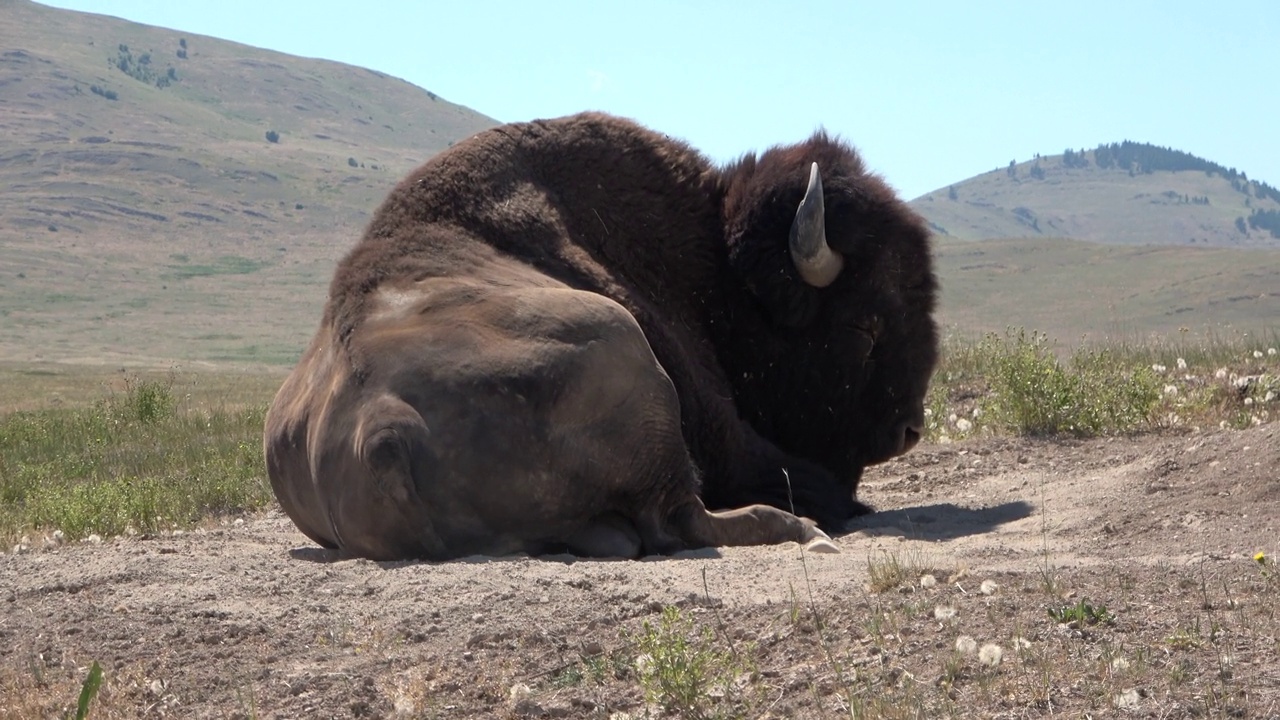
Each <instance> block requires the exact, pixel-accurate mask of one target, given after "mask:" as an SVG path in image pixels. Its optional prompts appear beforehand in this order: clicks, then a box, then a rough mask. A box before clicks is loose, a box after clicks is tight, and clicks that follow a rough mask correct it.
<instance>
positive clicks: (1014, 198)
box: [0, 0, 1280, 366]
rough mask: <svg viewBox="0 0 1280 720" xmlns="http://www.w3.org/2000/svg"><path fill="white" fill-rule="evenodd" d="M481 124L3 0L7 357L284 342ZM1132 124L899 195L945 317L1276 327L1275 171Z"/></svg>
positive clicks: (259, 58) (338, 76)
mask: <svg viewBox="0 0 1280 720" xmlns="http://www.w3.org/2000/svg"><path fill="white" fill-rule="evenodd" d="M495 124H496V121H495V120H493V119H491V118H488V117H485V116H483V115H481V114H478V113H476V112H474V111H472V110H469V109H467V108H465V107H462V106H459V105H455V104H452V103H449V102H447V101H446V100H444V99H442V98H439V97H437V96H435V95H434V94H432V93H431V92H429V91H427V90H424V89H422V88H419V87H416V86H414V85H412V84H409V83H407V82H404V81H402V80H398V79H395V78H392V77H388V76H386V75H384V74H381V73H378V72H375V71H372V70H366V69H362V68H357V67H352V66H348V65H343V64H340V63H334V62H329V61H323V60H313V59H306V58H299V57H293V56H289V55H284V54H281V53H276V52H271V51H267V50H262V49H258V48H253V47H248V46H245V45H240V44H237V43H231V42H226V41H222V40H217V39H214V38H209V37H204V36H199V35H193V34H191V33H184V32H180V31H175V30H166V29H162V28H155V27H150V26H145V25H140V24H136V23H131V22H127V21H123V20H119V19H115V18H110V17H105V16H99V15H91V14H86V13H78V12H73V11H67V10H58V9H53V8H48V7H45V6H42V5H37V4H34V3H31V2H28V1H27V0H0V183H2V184H3V185H2V186H3V187H4V188H5V189H6V192H5V193H4V194H3V195H0V361H20V362H33V361H35V362H40V361H58V362H87V363H113V364H132V363H143V364H165V363H169V362H172V361H184V362H191V361H212V362H220V363H228V364H235V365H243V364H253V363H265V364H270V365H277V366H278V365H285V364H290V363H292V362H294V361H295V360H296V359H297V357H298V355H299V354H300V352H301V350H302V348H303V346H304V344H305V343H306V341H307V340H308V339H309V338H310V336H311V334H312V333H313V331H314V329H315V324H316V323H317V322H318V320H319V315H320V309H321V305H322V303H323V299H324V294H325V290H326V288H327V284H328V281H329V278H330V276H331V274H332V272H333V266H334V262H335V261H336V260H337V259H338V257H339V256H341V254H342V253H343V252H345V250H346V249H347V248H349V247H350V246H351V245H352V244H353V243H354V242H355V239H356V237H357V236H358V234H359V232H360V230H361V228H362V226H363V225H364V223H365V222H366V220H367V218H368V217H369V215H370V213H371V212H372V211H373V209H374V208H375V207H376V205H377V204H378V202H379V201H380V200H381V199H382V198H383V196H384V195H385V194H386V192H387V191H388V190H389V189H390V188H391V187H392V186H393V185H394V183H395V182H396V181H398V180H399V179H400V178H401V177H402V176H403V175H404V174H405V173H407V172H408V171H409V170H410V169H411V168H412V167H414V166H416V165H418V164H419V163H421V162H422V161H423V160H425V159H426V158H428V157H430V156H431V155H433V154H435V153H436V152H439V151H440V150H442V149H444V148H446V147H448V146H449V145H450V144H451V143H452V142H454V141H456V140H458V139H461V138H463V137H466V136H469V135H471V134H473V133H475V132H476V131H478V130H481V129H483V128H486V127H490V126H493V125H495ZM1142 147H1148V146H1142ZM1142 147H1138V148H1137V149H1136V150H1134V149H1133V148H1130V149H1129V150H1126V152H1129V153H1130V155H1132V157H1129V156H1123V157H1121V156H1119V155H1117V154H1116V152H1114V151H1113V150H1112V148H1111V147H1110V146H1108V147H1106V148H1105V149H1104V148H1103V147H1100V148H1099V149H1095V150H1092V151H1087V152H1079V153H1074V152H1073V153H1071V154H1064V155H1061V156H1055V157H1040V158H1037V159H1035V160H1033V161H1031V162H1028V163H1022V164H1021V165H1017V164H1015V165H1014V167H1013V168H1012V170H1011V169H1010V168H1001V169H999V170H996V171H993V172H991V173H987V174H984V175H981V176H978V177H975V178H972V179H970V180H966V181H964V182H961V183H957V184H956V185H954V186H953V187H954V190H955V196H956V197H955V199H952V198H951V197H950V195H951V193H950V192H949V189H948V188H943V189H941V190H939V191H936V192H933V193H930V194H928V195H925V196H923V197H921V198H918V199H916V200H915V201H913V206H915V207H916V208H917V209H919V210H921V211H922V212H923V213H924V214H925V215H926V216H927V217H928V218H929V219H930V220H931V221H932V222H933V224H934V227H935V230H936V231H937V232H938V233H939V235H938V241H937V245H936V247H937V254H938V267H939V275H940V278H941V281H942V303H941V312H940V320H941V322H942V324H943V325H944V326H945V327H946V328H947V329H948V332H950V333H954V334H961V335H973V334H976V333H979V332H984V331H989V330H996V331H999V330H1002V329H1003V328H1004V327H1006V326H1007V325H1015V326H1016V325H1021V326H1025V327H1027V328H1034V329H1039V330H1043V331H1047V332H1050V333H1051V334H1053V335H1054V336H1056V337H1058V338H1060V339H1062V340H1064V341H1073V340H1075V339H1078V338H1080V337H1081V336H1088V337H1090V338H1095V339H1101V338H1103V337H1115V336H1121V337H1125V338H1132V337H1134V336H1137V335H1149V334H1159V335H1163V336H1170V335H1171V334H1175V333H1177V332H1178V331H1179V330H1180V329H1182V328H1190V329H1193V330H1196V331H1197V332H1199V333H1203V332H1208V333H1215V332H1225V333H1237V332H1245V331H1253V332H1273V331H1275V330H1276V328H1277V323H1278V322H1280V321H1278V320H1277V318H1280V294H1278V293H1280V290H1277V288H1280V239H1277V238H1275V237H1273V235H1272V232H1271V230H1270V229H1268V228H1267V227H1264V226H1262V225H1259V226H1257V227H1253V226H1250V224H1249V223H1248V222H1247V220H1248V219H1250V218H1275V219H1280V202H1278V201H1280V193H1277V192H1275V191H1274V189H1272V188H1271V187H1270V186H1268V185H1265V184H1261V183H1258V182H1256V181H1252V180H1249V179H1248V178H1247V176H1245V175H1244V174H1243V173H1239V172H1236V171H1235V170H1234V169H1228V168H1221V167H1218V166H1215V165H1213V164H1212V163H1207V161H1203V160H1200V159H1199V158H1194V157H1192V156H1189V155H1186V154H1185V153H1176V152H1173V151H1163V149H1158V148H1157V149H1156V150H1157V151H1163V152H1155V153H1154V154H1151V152H1149V151H1145V150H1142ZM1100 150H1101V151H1102V152H1103V157H1102V160H1103V163H1102V165H1103V166H1102V167H1100V166H1099V155H1098V152H1099V151H1100ZM1138 151H1141V152H1138ZM1134 152H1137V154H1134ZM1142 152H1147V154H1146V155H1143V154H1142ZM1109 154H1110V155H1109ZM1113 155H1114V156H1115V157H1111V156H1113ZM1117 157H1118V158H1119V159H1121V160H1124V164H1123V166H1124V167H1127V168H1131V169H1133V172H1132V173H1131V172H1130V171H1129V170H1128V169H1124V170H1122V169H1120V167H1122V164H1121V163H1119V162H1117ZM1169 160H1172V161H1174V162H1173V164H1172V165H1169V163H1168V162H1165V161H1169ZM1197 163H1200V164H1197ZM1108 164H1110V165H1112V166H1111V167H1107V165H1108ZM1167 167H1182V168H1184V169H1181V170H1177V171H1174V170H1170V169H1166V168H1167ZM1206 170H1208V171H1209V172H1206ZM1255 213H1258V214H1257V215H1255ZM1237 219H1240V220H1241V222H1240V223H1237ZM1239 225H1243V226H1244V227H1243V230H1242V229H1241V228H1240V227H1239ZM991 238H998V239H999V240H998V241H993V242H981V243H975V242H973V241H975V240H983V239H991ZM1004 238H1021V239H1004ZM1064 238H1066V239H1064ZM1107 245H1120V246H1127V247H1107ZM1152 246H1163V247H1162V248H1156V247H1152ZM1227 248H1230V250H1227ZM1242 248H1243V249H1247V252H1245V251H1242V250H1241V249H1242Z"/></svg>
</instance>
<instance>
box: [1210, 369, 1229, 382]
mask: <svg viewBox="0 0 1280 720" xmlns="http://www.w3.org/2000/svg"><path fill="white" fill-rule="evenodd" d="M1213 379H1214V380H1226V379H1227V369H1226V368H1218V369H1217V370H1214V371H1213Z"/></svg>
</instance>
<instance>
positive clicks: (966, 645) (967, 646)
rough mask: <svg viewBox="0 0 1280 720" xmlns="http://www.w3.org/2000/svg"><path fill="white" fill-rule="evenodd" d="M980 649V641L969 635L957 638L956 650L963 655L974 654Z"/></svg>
mask: <svg viewBox="0 0 1280 720" xmlns="http://www.w3.org/2000/svg"><path fill="white" fill-rule="evenodd" d="M977 650H978V641H977V640H974V639H973V638H972V637H969V636H968V635H961V636H960V637H958V638H956V652H958V653H960V654H961V655H972V654H973V653H974V652H976V651H977Z"/></svg>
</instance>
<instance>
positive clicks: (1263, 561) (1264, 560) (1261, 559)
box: [1253, 553, 1267, 565]
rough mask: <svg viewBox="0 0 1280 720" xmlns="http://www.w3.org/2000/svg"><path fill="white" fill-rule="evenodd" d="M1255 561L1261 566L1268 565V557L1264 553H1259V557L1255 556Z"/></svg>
mask: <svg viewBox="0 0 1280 720" xmlns="http://www.w3.org/2000/svg"><path fill="white" fill-rule="evenodd" d="M1253 559H1254V560H1255V561H1256V562H1257V563H1258V564H1259V565H1266V564H1267V556H1266V555H1264V554H1263V553H1258V554H1257V555H1254V556H1253Z"/></svg>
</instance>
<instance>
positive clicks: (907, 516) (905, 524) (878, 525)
mask: <svg viewBox="0 0 1280 720" xmlns="http://www.w3.org/2000/svg"><path fill="white" fill-rule="evenodd" d="M1033 509H1034V506H1033V505H1031V503H1028V502H1026V501H1023V500H1014V501H1012V502H1007V503H1001V504H1000V505H992V506H990V507H982V508H967V507H961V506H959V505H956V504H954V503H938V504H936V505H917V506H915V507H909V508H899V509H897V510H881V511H879V512H874V513H871V514H869V515H863V516H861V517H857V518H854V519H853V520H850V521H849V522H848V523H847V524H846V525H845V526H844V531H843V532H842V533H840V535H839V536H838V537H846V536H849V535H853V534H855V533H860V532H862V533H865V534H868V535H903V536H905V537H909V538H913V539H917V540H935V541H936V540H954V539H956V538H961V537H966V536H969V535H978V534H980V533H986V532H991V531H992V530H994V529H996V527H998V526H1000V525H1004V524H1005V523H1010V522H1014V521H1015V520H1022V519H1023V518H1026V517H1030V515H1031V512H1032V510H1033Z"/></svg>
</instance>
